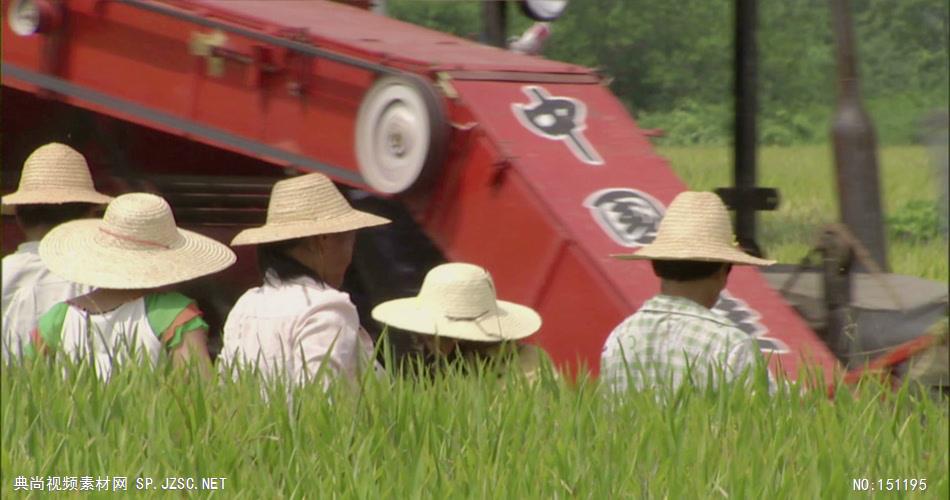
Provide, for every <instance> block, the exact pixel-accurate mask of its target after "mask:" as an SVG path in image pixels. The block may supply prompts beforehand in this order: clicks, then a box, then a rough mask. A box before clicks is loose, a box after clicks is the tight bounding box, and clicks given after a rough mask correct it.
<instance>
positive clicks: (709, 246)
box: [612, 191, 775, 266]
mask: <svg viewBox="0 0 950 500" xmlns="http://www.w3.org/2000/svg"><path fill="white" fill-rule="evenodd" d="M735 241H736V239H735V236H734V235H733V233H732V223H731V222H730V220H729V212H728V211H727V210H726V206H725V205H724V204H723V203H722V200H721V199H719V196H717V195H716V194H715V193H710V192H696V191H684V192H682V193H680V194H679V195H677V196H676V198H675V199H673V202H672V203H670V206H669V208H667V210H666V215H664V216H663V220H661V221H660V228H659V230H658V231H657V234H656V238H655V239H654V240H653V242H652V243H650V244H649V245H646V246H645V247H643V248H641V249H640V251H639V252H637V253H635V254H621V255H613V256H612V257H616V258H618V259H651V260H697V261H707V262H729V263H732V264H749V265H754V266H768V265H771V264H774V263H775V261H774V260H766V259H760V258H758V257H753V256H751V255H749V254H747V253H745V252H743V251H742V250H740V249H739V248H738V244H737V243H735Z"/></svg>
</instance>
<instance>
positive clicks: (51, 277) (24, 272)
mask: <svg viewBox="0 0 950 500" xmlns="http://www.w3.org/2000/svg"><path fill="white" fill-rule="evenodd" d="M39 248H40V243H39V242H38V241H29V242H26V243H22V244H21V245H20V246H19V247H18V248H17V251H16V252H15V253H12V254H10V255H7V256H6V257H4V258H3V290H2V291H3V334H2V338H0V340H2V344H3V359H4V360H7V359H8V357H10V356H11V355H12V356H15V357H19V356H20V353H21V352H22V348H23V347H25V346H26V345H28V344H29V342H30V332H32V331H33V329H34V328H35V327H36V321H37V320H38V319H39V318H40V316H42V315H43V313H45V312H46V311H47V310H49V308H51V307H53V306H54V305H56V304H57V303H59V302H64V301H66V300H69V299H71V298H74V297H78V296H80V295H84V294H86V293H89V292H90V291H92V287H89V286H86V285H80V284H78V283H73V282H71V281H68V280H65V279H63V278H60V277H59V276H56V275H55V274H53V273H51V272H50V270H49V269H48V268H47V267H46V265H45V264H43V261H42V260H41V259H40V253H39Z"/></svg>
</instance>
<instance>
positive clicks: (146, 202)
mask: <svg viewBox="0 0 950 500" xmlns="http://www.w3.org/2000/svg"><path fill="white" fill-rule="evenodd" d="M40 257H41V258H42V259H43V262H44V263H45V264H46V265H47V266H48V267H49V268H50V269H51V270H52V271H53V272H54V273H56V274H58V275H60V276H62V277H64V278H66V279H68V280H71V281H74V282H77V283H82V284H85V285H90V286H94V287H99V288H116V289H133V288H156V287H160V286H165V285H171V284H173V283H180V282H183V281H188V280H191V279H194V278H198V277H200V276H205V275H208V274H212V273H216V272H218V271H221V270H223V269H225V268H227V267H228V266H230V265H231V264H233V263H234V261H235V260H236V259H237V257H236V256H235V255H234V252H233V251H232V250H231V249H230V248H228V247H227V245H224V244H222V243H218V242H217V241H215V240H213V239H211V238H208V237H205V236H202V235H200V234H198V233H194V232H191V231H186V230H184V229H179V228H178V227H176V226H175V218H174V217H173V216H172V211H171V208H170V207H169V206H168V203H167V202H166V201H165V200H164V199H162V198H160V197H158V196H155V195H153V194H147V193H130V194H125V195H122V196H119V197H118V198H116V199H115V200H114V201H113V202H112V203H110V204H109V206H108V207H107V208H106V213H105V216H104V217H103V218H102V219H83V220H77V221H72V222H67V223H65V224H61V225H59V226H57V227H55V228H54V229H53V230H52V231H50V232H49V233H48V234H47V235H46V237H44V238H43V240H42V241H41V242H40Z"/></svg>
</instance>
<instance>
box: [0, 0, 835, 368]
mask: <svg viewBox="0 0 950 500" xmlns="http://www.w3.org/2000/svg"><path fill="white" fill-rule="evenodd" d="M9 3H10V1H9V0H5V1H4V3H3V8H4V12H7V9H8V7H9ZM2 62H3V66H2V84H3V87H4V91H5V92H8V91H16V92H19V93H20V94H17V95H21V94H23V93H25V94H30V95H32V96H34V97H40V98H42V99H45V100H47V101H45V102H55V103H65V104H68V105H70V106H75V107H79V108H83V109H86V110H91V111H93V112H95V113H97V114H98V115H101V116H104V117H108V118H109V119H117V120H121V121H123V122H130V123H134V124H137V125H140V126H142V127H144V128H143V130H152V131H156V132H154V133H152V132H142V133H141V134H138V136H137V137H130V138H128V141H127V143H124V144H123V148H125V150H126V153H127V154H128V155H129V156H130V160H131V161H132V162H133V163H136V164H137V165H139V167H140V168H142V169H144V170H147V171H153V172H164V173H174V174H183V175H203V176H212V177H213V176H215V175H222V176H223V175H233V174H235V173H237V174H240V173H242V172H244V170H242V168H243V167H242V163H241V162H242V161H243V160H241V159H240V158H242V157H249V158H254V159H258V160H263V161H266V162H267V163H268V164H269V165H271V166H273V167H274V172H273V175H275V176H277V175H283V173H284V171H283V170H281V168H290V169H292V170H294V171H319V172H322V173H324V174H326V175H329V176H330V177H332V178H333V179H334V180H336V181H337V182H339V183H341V184H345V185H348V186H352V187H355V188H358V189H362V190H366V191H372V189H371V188H370V187H369V186H367V183H366V182H365V180H364V177H363V176H362V175H361V171H360V168H359V165H358V161H357V157H356V153H355V152H354V151H355V147H356V145H355V134H354V129H355V125H356V120H357V114H358V111H359V108H360V104H361V102H362V100H363V98H364V95H365V94H366V92H367V90H368V89H369V88H370V87H371V86H372V85H373V83H374V82H375V81H377V79H378V78H379V77H380V76H385V75H396V76H400V75H402V76H408V77H415V78H421V79H423V80H425V81H426V82H429V83H430V84H431V85H432V86H433V88H436V89H438V91H439V96H440V99H441V100H442V104H443V105H444V119H445V120H446V122H447V123H448V124H449V127H448V128H449V131H450V132H449V138H448V140H447V144H448V147H447V153H446V155H445V159H444V161H443V162H442V164H441V166H440V168H439V169H438V170H437V171H436V172H435V173H434V175H433V179H432V182H431V183H429V184H427V185H426V187H425V188H424V189H413V190H410V191H407V192H405V193H402V194H398V195H395V198H396V199H397V200H399V202H400V203H402V204H403V206H405V207H406V208H407V209H408V210H409V212H410V213H411V214H412V217H413V219H415V221H416V223H417V224H418V225H419V226H420V227H421V228H422V230H423V231H424V232H425V234H426V235H427V236H428V237H429V238H430V239H431V240H432V241H433V242H434V243H435V244H436V246H437V247H438V248H439V249H440V250H441V251H442V253H443V254H444V255H445V256H446V257H447V258H448V259H450V260H457V261H468V262H473V263H477V264H479V265H482V266H484V267H486V268H487V269H488V270H489V271H490V272H491V273H492V275H493V277H494V279H495V282H496V284H497V287H498V290H499V295H500V297H501V298H503V299H506V300H512V301H517V302H521V303H525V304H528V305H530V306H532V307H534V308H535V309H537V310H538V311H539V312H540V314H541V315H542V317H543V319H544V325H543V327H542V330H541V331H540V333H539V334H538V335H536V336H535V337H533V339H534V341H536V342H537V343H539V344H540V345H542V346H543V347H544V348H545V349H546V350H547V351H548V352H549V353H550V354H551V356H552V357H553V358H554V359H555V360H556V361H557V362H558V363H560V364H562V365H564V366H573V367H576V366H580V365H579V364H578V363H580V364H583V365H586V366H588V367H590V368H591V369H593V370H594V371H595V372H596V369H597V366H598V363H599V355H600V351H601V348H602V346H603V343H604V340H605V338H606V337H607V335H608V334H609V333H610V331H611V330H612V329H613V328H614V327H615V326H616V325H617V324H618V323H619V322H620V321H621V320H622V319H623V318H624V317H626V316H628V315H629V314H632V313H633V312H634V311H635V310H636V309H637V308H638V307H639V306H640V304H641V303H642V302H643V301H644V300H645V299H647V298H649V297H650V296H652V295H653V294H655V293H656V292H657V290H658V285H659V284H658V281H657V279H656V278H655V277H654V275H653V273H652V270H651V269H650V266H649V264H648V263H644V262H630V261H618V260H616V259H612V258H610V254H615V253H622V252H632V251H635V250H636V248H638V247H639V246H642V245H643V244H645V243H647V242H648V241H649V240H650V239H651V238H652V235H653V233H654V232H655V230H656V225H657V223H658V221H659V218H660V216H661V215H662V212H663V210H664V208H665V206H666V204H668V203H669V202H670V201H671V200H672V199H673V197H674V196H675V195H676V194H677V193H679V192H680V191H682V190H684V189H685V186H684V184H683V182H682V181H680V180H679V179H678V178H677V177H676V175H675V174H674V173H673V172H672V170H671V169H670V168H669V166H668V164H667V163H666V161H665V160H664V159H662V158H661V157H659V156H658V155H657V154H656V153H655V152H654V151H653V149H652V148H651V146H650V144H649V142H648V140H647V137H646V136H645V134H644V133H643V131H641V130H640V129H639V128H638V127H637V124H636V123H635V122H634V120H633V119H632V118H631V117H630V115H629V114H628V112H627V111H626V109H625V108H624V106H623V105H622V104H621V103H620V101H618V100H617V98H616V97H614V96H613V95H612V94H611V93H610V91H609V90H608V88H607V87H606V86H605V84H604V83H603V82H602V81H601V78H600V77H599V76H598V75H597V74H596V73H594V72H593V71H591V70H589V69H587V68H583V67H578V66H574V65H570V64H565V63H560V62H554V61H548V60H544V59H541V58H536V57H529V56H524V55H519V54H515V53H511V52H508V51H504V50H500V49H496V48H492V47H487V46H483V45H479V44H476V43H473V42H470V41H467V40H463V39H459V38H455V37H452V36H449V35H446V34H443V33H439V32H434V31H431V30H427V29H424V28H421V27H418V26H414V25H410V24H406V23H402V22H399V21H396V20H393V19H389V18H386V17H382V16H378V15H375V14H373V13H371V12H367V11H365V10H361V9H358V8H354V7H350V6H346V5H341V4H336V3H329V2H322V1H307V2H299V1H241V2H233V1H225V0H187V1H178V2H171V1H160V0H119V1H97V0H73V1H69V2H66V3H65V4H64V11H63V12H62V22H61V23H60V25H59V26H58V28H57V29H55V30H53V31H51V32H49V33H43V34H38V35H32V36H26V37H24V36H18V35H16V34H14V33H13V32H12V31H11V30H10V28H9V27H8V26H7V23H4V25H3V46H2ZM23 102H35V101H23ZM30 106H32V104H30ZM18 112H19V113H22V115H18V116H11V115H9V114H7V113H5V114H4V115H5V116H4V132H5V134H4V135H5V137H4V139H5V140H7V138H8V137H9V136H11V135H14V134H17V133H18V129H19V128H20V127H21V126H25V127H30V126H34V125H36V126H39V125H40V124H41V123H40V122H42V120H43V117H42V113H40V116H37V113H36V112H33V113H31V112H30V110H29V109H19V110H18ZM21 116H22V118H21ZM159 131H160V132H161V134H160V133H159ZM166 134H167V135H171V136H176V137H179V138H184V139H186V140H188V141H192V142H195V143H201V144H204V145H207V146H211V147H213V148H215V150H216V151H222V153H221V155H220V156H217V157H208V158H202V161H201V162H200V163H199V162H196V161H195V158H181V161H176V160H175V153H174V151H173V150H171V149H172V148H169V147H163V145H162V143H161V142H160V141H161V139H160V138H161V137H164V136H165V135H166ZM156 141H158V142H156ZM150 148H151V149H150ZM149 150H151V151H153V152H154V154H151V155H146V154H145V153H144V152H145V151H149ZM224 151H227V153H225V152H224ZM83 152H84V153H87V152H86V151H83ZM232 153H236V154H232ZM139 154H142V155H143V156H148V157H143V158H141V159H139V158H138V157H136V156H135V155H139ZM87 156H88V153H87ZM212 156H213V155H212ZM4 165H5V171H9V169H10V163H9V159H8V158H6V157H5V158H4ZM277 167H281V168H277ZM206 232H208V231H206ZM210 234H213V235H215V236H216V237H219V238H227V237H228V235H229V234H233V233H229V232H228V231H224V232H220V231H218V232H215V231H210ZM8 241H9V240H8V239H5V241H4V246H5V247H9V244H8ZM244 257H245V256H243V255H242V259H243V260H245V261H246V260H247V259H246V258H244ZM242 265H244V266H245V267H243V268H242V267H239V269H242V270H241V271H233V272H231V273H230V274H231V275H232V276H234V275H236V274H238V273H241V276H238V277H237V278H235V282H239V281H241V279H244V281H246V275H247V274H246V272H245V271H246V270H247V267H246V262H245V263H244V264H242ZM717 309H719V310H720V312H722V313H723V314H727V315H729V317H731V318H732V319H733V320H735V321H736V322H737V324H739V325H740V327H741V328H743V330H745V331H747V333H749V334H750V335H752V336H755V337H757V338H758V339H759V342H760V346H761V347H762V348H763V350H765V351H767V352H770V353H772V354H773V356H772V361H773V367H774V369H776V370H784V371H785V372H787V374H788V375H789V376H791V377H792V378H794V377H796V376H797V375H798V374H799V371H800V370H801V369H802V367H803V366H804V364H806V363H807V365H809V366H812V367H814V368H815V369H817V370H819V371H823V372H825V375H826V376H828V375H830V373H829V372H830V370H832V369H833V368H834V367H835V361H834V358H833V356H832V355H831V354H830V353H829V351H828V350H827V348H826V347H825V345H824V344H823V343H822V342H821V341H820V340H819V339H818V338H817V337H816V335H815V334H814V333H813V332H812V331H811V330H809V329H808V327H807V326H806V325H805V324H804V322H803V321H802V320H801V319H800V318H799V317H798V316H797V315H796V314H795V312H794V311H793V310H792V309H791V308H790V307H789V306H788V305H787V304H786V303H785V302H784V301H783V300H782V298H781V297H780V296H779V294H778V293H776V292H774V291H773V290H772V289H770V288H769V286H768V285H767V284H766V282H765V281H764V279H763V278H762V277H761V276H760V274H759V273H758V271H757V270H755V269H753V268H737V269H735V270H734V272H733V275H732V277H731V281H730V285H729V289H728V293H727V294H725V297H724V299H723V300H722V301H721V303H720V305H719V306H718V307H717Z"/></svg>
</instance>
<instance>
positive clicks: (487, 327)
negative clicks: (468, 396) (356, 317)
mask: <svg viewBox="0 0 950 500" xmlns="http://www.w3.org/2000/svg"><path fill="white" fill-rule="evenodd" d="M373 318H374V319H376V320H377V321H379V322H380V323H383V324H384V325H386V326H387V328H388V329H389V331H390V332H393V331H394V330H395V331H396V332H397V333H403V332H406V333H408V334H409V335H411V336H412V338H413V340H414V343H415V344H416V345H417V347H418V350H419V352H418V353H417V354H418V356H420V357H421V358H422V361H423V364H424V366H425V367H426V368H436V369H438V368H440V367H441V365H442V364H444V363H446V362H449V363H452V362H462V363H463V365H462V366H463V367H464V366H465V365H469V364H471V363H472V362H476V361H477V360H483V361H488V360H494V359H501V358H505V357H506V356H514V357H515V358H516V361H517V364H518V368H519V369H520V370H521V371H522V372H523V373H525V374H526V375H527V376H528V377H529V378H534V377H535V376H536V374H537V370H538V368H539V365H540V357H541V355H542V354H541V352H539V349H538V348H536V347H534V346H528V345H520V344H517V343H516V341H518V340H520V339H524V338H527V337H528V336H530V335H532V334H534V333H535V332H537V331H538V329H539V328H541V317H540V316H539V315H538V313H537V312H535V311H534V310H533V309H531V308H529V307H526V306H522V305H518V304H515V303H512V302H506V301H503V300H497V297H496V294H495V284H494V283H493V282H492V278H491V275H490V274H488V272H487V271H485V270H484V269H482V268H481V267H478V266H476V265H473V264H464V263H451V264H442V265H439V266H436V267H434V268H433V269H432V270H430V271H429V272H428V273H427V274H426V277H425V280H424V281H423V283H422V288H421V290H419V294H418V295H417V296H415V297H409V298H403V299H395V300H391V301H388V302H384V303H382V304H380V305H378V306H376V308H375V309H373ZM508 360H509V359H506V360H505V361H508Z"/></svg>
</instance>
